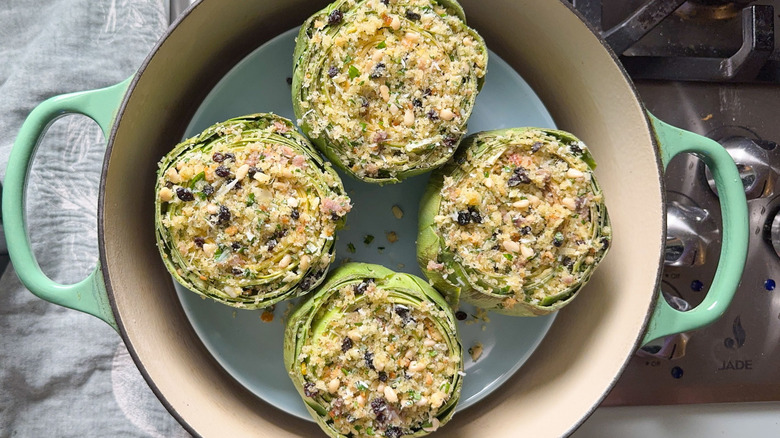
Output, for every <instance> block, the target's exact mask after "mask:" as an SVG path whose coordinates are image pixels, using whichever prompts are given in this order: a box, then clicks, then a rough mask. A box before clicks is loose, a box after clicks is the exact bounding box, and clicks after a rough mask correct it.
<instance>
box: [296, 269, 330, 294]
mask: <svg viewBox="0 0 780 438" xmlns="http://www.w3.org/2000/svg"><path fill="white" fill-rule="evenodd" d="M324 273H325V271H324V270H319V271H317V272H315V273H312V274H309V275H308V276H306V278H304V279H303V280H301V284H299V285H298V287H299V288H300V289H301V290H303V291H306V290H309V289H310V288H311V286H312V285H313V284H314V283H316V282H317V280H319V279H320V277H322V274H324Z"/></svg>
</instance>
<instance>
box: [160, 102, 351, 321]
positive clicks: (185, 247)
mask: <svg viewBox="0 0 780 438" xmlns="http://www.w3.org/2000/svg"><path fill="white" fill-rule="evenodd" d="M155 193H156V202H155V225H156V229H157V233H156V234H157V246H158V248H159V250H160V254H161V255H162V259H163V261H164V263H165V266H166V267H167V268H168V270H169V271H170V273H171V274H172V275H173V277H174V278H175V279H176V280H177V281H178V282H179V283H181V284H182V285H184V286H186V287H187V288H189V289H190V290H192V291H193V292H196V293H198V294H200V295H203V296H206V297H209V298H212V299H214V300H216V301H218V302H221V303H224V304H227V305H230V306H234V307H239V308H248V309H253V308H261V307H267V306H270V305H272V304H274V303H277V302H279V301H281V300H284V299H286V298H291V297H295V296H299V295H301V294H303V293H305V292H307V291H308V290H310V289H313V288H314V287H315V286H317V285H318V284H319V283H321V282H322V281H323V279H324V276H325V274H326V272H327V270H328V266H329V265H330V263H331V261H332V260H333V251H334V234H335V231H336V230H337V229H338V228H340V227H341V226H342V225H343V223H344V220H345V215H346V213H347V212H348V211H349V209H350V207H351V206H350V200H349V198H348V197H347V196H346V195H345V193H344V188H343V186H342V183H341V180H340V179H339V176H338V174H337V173H336V172H335V171H334V170H333V168H332V167H331V166H330V164H329V163H326V162H324V161H323V160H322V158H320V156H319V154H317V152H316V150H315V149H314V148H313V147H312V146H311V144H310V143H309V142H308V140H306V138H305V137H303V136H302V135H301V134H299V133H298V132H297V131H296V130H295V126H293V124H292V122H290V121H289V120H287V119H285V118H282V117H279V116H276V115H273V114H253V115H248V116H244V117H238V118H234V119H230V120H228V121H226V122H223V123H218V124H216V125H214V126H211V127H210V128H208V129H206V130H205V131H203V132H202V133H200V134H199V135H196V136H195V137H192V138H190V139H188V140H186V141H184V142H182V143H180V144H178V145H177V146H176V147H175V148H174V149H173V150H172V151H171V152H170V153H168V154H167V155H166V156H165V157H163V158H162V160H161V161H160V163H159V171H158V174H157V184H156V186H155Z"/></svg>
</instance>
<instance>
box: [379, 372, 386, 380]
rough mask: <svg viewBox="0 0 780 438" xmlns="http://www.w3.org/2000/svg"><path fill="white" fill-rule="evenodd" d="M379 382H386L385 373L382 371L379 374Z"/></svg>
mask: <svg viewBox="0 0 780 438" xmlns="http://www.w3.org/2000/svg"><path fill="white" fill-rule="evenodd" d="M379 381H380V382H387V373H386V372H384V371H380V372H379Z"/></svg>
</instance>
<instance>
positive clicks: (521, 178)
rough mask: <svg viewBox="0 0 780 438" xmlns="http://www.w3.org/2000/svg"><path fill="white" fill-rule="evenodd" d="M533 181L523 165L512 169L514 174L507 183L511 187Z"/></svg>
mask: <svg viewBox="0 0 780 438" xmlns="http://www.w3.org/2000/svg"><path fill="white" fill-rule="evenodd" d="M530 182H531V178H529V177H528V174H527V173H526V171H525V169H523V168H522V167H515V169H514V170H513V171H512V176H510V177H509V179H508V180H507V182H506V184H507V185H508V186H509V187H515V186H519V185H520V184H528V183H530Z"/></svg>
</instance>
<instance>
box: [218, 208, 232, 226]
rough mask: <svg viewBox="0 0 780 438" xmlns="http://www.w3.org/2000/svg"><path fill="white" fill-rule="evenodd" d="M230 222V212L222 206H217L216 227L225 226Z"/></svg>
mask: <svg viewBox="0 0 780 438" xmlns="http://www.w3.org/2000/svg"><path fill="white" fill-rule="evenodd" d="M228 222H230V210H229V209H228V208H227V207H225V206H224V205H220V206H219V213H217V225H225V224H227V223H228Z"/></svg>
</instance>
